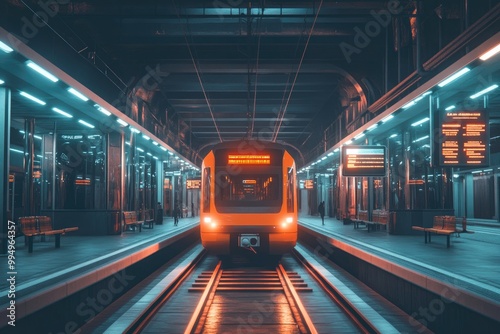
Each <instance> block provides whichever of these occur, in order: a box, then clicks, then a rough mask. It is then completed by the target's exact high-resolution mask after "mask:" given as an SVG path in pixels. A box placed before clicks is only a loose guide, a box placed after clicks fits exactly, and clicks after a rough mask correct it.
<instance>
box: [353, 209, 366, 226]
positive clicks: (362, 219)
mask: <svg viewBox="0 0 500 334" xmlns="http://www.w3.org/2000/svg"><path fill="white" fill-rule="evenodd" d="M351 221H352V222H353V223H354V229H355V230H356V229H358V228H359V224H364V225H366V222H367V221H368V210H359V211H358V216H357V217H356V218H351Z"/></svg>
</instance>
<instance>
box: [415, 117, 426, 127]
mask: <svg viewBox="0 0 500 334" xmlns="http://www.w3.org/2000/svg"><path fill="white" fill-rule="evenodd" d="M428 120H429V117H426V118H424V119H421V120H420V121H416V122H415V123H412V124H411V126H417V125H420V124H422V123H425V122H427V121H428Z"/></svg>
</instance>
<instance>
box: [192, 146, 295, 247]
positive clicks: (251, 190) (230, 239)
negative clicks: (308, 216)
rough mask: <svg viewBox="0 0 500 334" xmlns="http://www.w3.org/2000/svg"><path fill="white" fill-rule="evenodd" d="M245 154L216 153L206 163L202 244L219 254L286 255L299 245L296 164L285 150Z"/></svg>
mask: <svg viewBox="0 0 500 334" xmlns="http://www.w3.org/2000/svg"><path fill="white" fill-rule="evenodd" d="M241 151H242V148H241V147H239V148H222V149H216V150H213V151H211V152H210V153H209V154H208V155H207V157H206V158H205V159H204V161H203V166H202V196H201V197H202V199H201V214H200V218H201V221H200V230H201V241H202V244H203V246H204V247H205V248H206V249H208V250H210V251H211V252H213V253H215V254H219V255H227V254H237V253H241V252H251V253H255V254H272V255H281V254H283V253H286V252H288V251H289V250H291V249H292V248H293V247H294V246H295V243H296V241H297V195H296V187H295V163H294V160H293V158H292V157H291V156H290V154H289V153H288V152H287V151H286V150H284V149H278V148H273V149H269V148H267V149H262V150H259V151H258V153H255V151H253V152H252V153H249V154H247V153H239V152H241ZM243 151H244V150H243Z"/></svg>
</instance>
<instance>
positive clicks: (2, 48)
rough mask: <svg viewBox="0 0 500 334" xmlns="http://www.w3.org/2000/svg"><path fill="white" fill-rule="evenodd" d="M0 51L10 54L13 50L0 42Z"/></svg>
mask: <svg viewBox="0 0 500 334" xmlns="http://www.w3.org/2000/svg"><path fill="white" fill-rule="evenodd" d="M0 50H2V51H3V52H5V53H11V52H12V51H14V49H13V48H11V47H10V46H8V45H7V44H5V43H4V42H0Z"/></svg>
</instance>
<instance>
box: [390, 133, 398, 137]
mask: <svg viewBox="0 0 500 334" xmlns="http://www.w3.org/2000/svg"><path fill="white" fill-rule="evenodd" d="M397 136H398V135H397V134H396V133H393V134H392V135H390V136H389V138H394V137H397Z"/></svg>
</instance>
